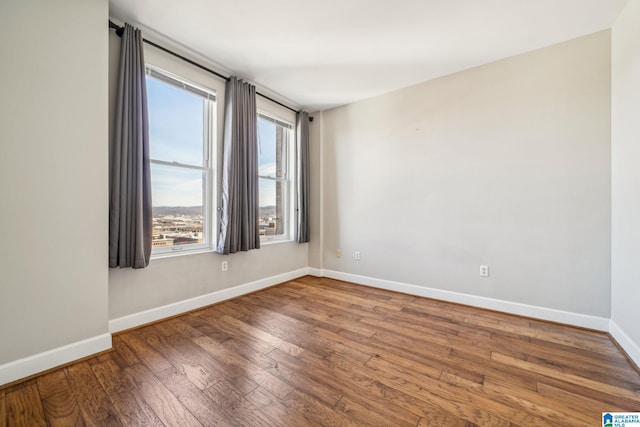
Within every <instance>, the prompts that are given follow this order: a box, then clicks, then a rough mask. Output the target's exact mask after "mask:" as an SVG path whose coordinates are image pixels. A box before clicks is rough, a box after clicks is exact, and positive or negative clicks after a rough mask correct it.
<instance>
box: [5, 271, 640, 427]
mask: <svg viewBox="0 0 640 427" xmlns="http://www.w3.org/2000/svg"><path fill="white" fill-rule="evenodd" d="M113 341H114V351H112V352H110V353H106V354H102V355H100V356H97V357H94V358H92V359H89V360H87V361H83V362H79V363H76V364H74V365H71V366H68V367H66V368H63V369H59V370H56V371H53V372H50V373H47V374H46V375H42V376H40V377H37V378H35V379H31V380H28V381H25V382H22V383H20V384H17V385H14V386H12V387H9V388H6V389H4V390H0V427H11V426H45V425H50V426H81V425H94V426H111V425H113V426H120V425H132V426H147V425H148V426H162V425H166V426H200V425H204V426H210V425H242V426H305V425H330V426H342V425H345V426H349V425H372V426H387V425H388V426H446V427H450V426H474V425H487V426H514V425H518V426H527V427H530V426H552V425H553V426H556V425H562V426H597V425H601V413H602V412H603V411H640V375H639V373H638V372H637V371H636V370H635V369H634V368H633V367H632V366H631V365H630V363H629V362H628V361H627V359H626V358H625V357H624V355H623V354H622V353H621V352H620V351H619V350H618V348H617V347H616V346H615V345H614V344H613V343H612V342H611V341H610V339H609V337H608V336H607V335H606V334H604V333H598V332H593V331H585V330H581V329H576V328H571V327H567V326H562V325H556V324H551V323H546V322H542V321H537V320H533V319H527V318H522V317H517V316H511V315H507V314H502V313H496V312H491V311H486V310H481V309H475V308H471V307H465V306H460V305H455V304H449V303H444V302H440V301H434V300H428V299H424V298H418V297H413V296H409V295H403V294H397V293H392V292H387V291H382V290H378V289H372V288H366V287H362V286H358V285H353V284H349V283H344V282H340V281H335V280H330V279H318V278H313V277H305V278H302V279H299V280H294V281H291V282H288V283H285V284H282V285H279V286H276V287H273V288H270V289H266V290H263V291H260V292H257V293H254V294H251V295H246V296H243V297H240V298H236V299H234V300H231V301H227V302H224V303H221V304H218V305H215V306H212V307H209V308H206V309H203V310H200V311H196V312H192V313H189V314H186V315H184V316H181V317H177V318H173V319H170V320H167V321H163V322H160V323H156V324H154V325H150V326H147V327H144V328H140V329H137V330H133V331H129V332H126V333H122V334H120V335H116V336H114V340H113Z"/></svg>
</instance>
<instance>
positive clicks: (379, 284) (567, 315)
mask: <svg viewBox="0 0 640 427" xmlns="http://www.w3.org/2000/svg"><path fill="white" fill-rule="evenodd" d="M314 270H315V271H314V272H310V273H309V274H313V275H316V276H319V277H329V278H331V279H337V280H344V281H346V282H352V283H357V284H359V285H365V286H371V287H374V288H380V289H386V290H389V291H396V292H402V293H405V294H409V295H416V296H420V297H426V298H434V299H438V300H442V301H449V302H455V303H458V304H465V305H471V306H474V307H480V308H486V309H489V310H496V311H502V312H505V313H510V314H516V315H519V316H525V317H533V318H536V319H542V320H548V321H551V322H557V323H563V324H566V325H573V326H579V327H581V328H589V329H595V330H598V331H604V332H606V331H608V330H609V319H607V318H604V317H597V316H590V315H587V314H579V313H572V312H569V311H562V310H556V309H553V308H546V307H538V306H534V305H527V304H521V303H517V302H511V301H505V300H499V299H494V298H487V297H481V296H477V295H470V294H463V293H459V292H452V291H446V290H442V289H435V288H428V287H425V286H417V285H411V284H407V283H401V282H394V281H391V280H383V279H376V278H373V277H367V276H359V275H356V274H350V273H343V272H340V271H332V270H317V269H314Z"/></svg>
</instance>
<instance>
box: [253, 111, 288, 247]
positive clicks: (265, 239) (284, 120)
mask: <svg viewBox="0 0 640 427" xmlns="http://www.w3.org/2000/svg"><path fill="white" fill-rule="evenodd" d="M258 104H259V106H258V120H260V119H263V120H268V121H271V122H273V123H275V124H276V125H280V126H283V127H285V128H287V129H288V132H289V137H288V139H287V149H286V157H287V158H286V174H285V177H284V178H277V177H272V176H265V175H258V180H262V179H267V180H272V181H275V182H282V183H283V184H284V186H283V187H284V195H283V205H284V206H283V209H282V211H283V213H284V218H283V219H282V228H283V230H284V233H283V234H281V235H276V236H266V235H265V236H260V243H261V244H269V243H279V242H290V241H292V240H293V239H294V236H295V232H294V226H295V223H296V216H295V211H296V206H295V205H296V202H295V200H294V198H293V197H294V195H295V194H296V187H295V185H296V179H295V176H296V175H295V174H296V162H295V159H296V145H297V144H296V133H295V114H294V113H292V112H289V111H286V112H285V111H283V109H282V108H281V107H274V106H273V105H269V104H267V103H265V102H263V103H260V102H259V103H258ZM260 104H261V105H260ZM287 113H289V114H287Z"/></svg>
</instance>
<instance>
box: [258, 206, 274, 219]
mask: <svg viewBox="0 0 640 427" xmlns="http://www.w3.org/2000/svg"><path fill="white" fill-rule="evenodd" d="M275 214H276V207H275V206H273V205H270V206H260V216H261V217H263V216H273V215H275Z"/></svg>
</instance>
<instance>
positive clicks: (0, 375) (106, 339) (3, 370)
mask: <svg viewBox="0 0 640 427" xmlns="http://www.w3.org/2000/svg"><path fill="white" fill-rule="evenodd" d="M110 348H111V334H102V335H97V336H95V337H92V338H87V339H85V340H82V341H78V342H74V343H71V344H67V345H65V346H62V347H58V348H54V349H53V350H48V351H45V352H42V353H38V354H34V355H33V356H28V357H25V358H23V359H18V360H14V361H13V362H9V363H5V364H4V365H0V386H1V385H3V384H8V383H11V382H14V381H18V380H20V379H22V378H26V377H30V376H32V375H35V374H38V373H40V372H43V371H46V370H48V369H52V368H55V367H57V366H60V365H64V364H66V363H70V362H73V361H75V360H78V359H82V358H83V357H87V356H91V355H92V354H95V353H99V352H101V351H105V350H109V349H110Z"/></svg>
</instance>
